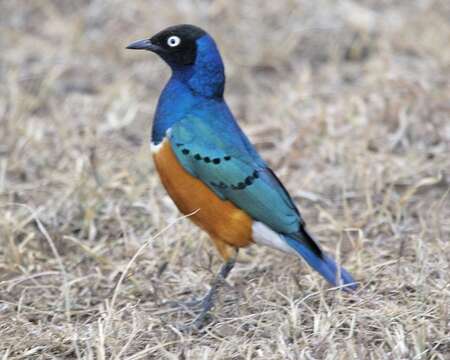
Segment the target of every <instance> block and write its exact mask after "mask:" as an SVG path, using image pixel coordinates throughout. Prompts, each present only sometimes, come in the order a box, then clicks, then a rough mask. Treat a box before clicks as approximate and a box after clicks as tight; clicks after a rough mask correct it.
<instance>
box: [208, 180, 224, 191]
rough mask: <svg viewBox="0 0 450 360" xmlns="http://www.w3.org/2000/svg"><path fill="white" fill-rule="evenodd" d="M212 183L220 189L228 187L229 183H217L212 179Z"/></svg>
mask: <svg viewBox="0 0 450 360" xmlns="http://www.w3.org/2000/svg"><path fill="white" fill-rule="evenodd" d="M210 184H211V185H212V186H214V187H216V188H219V189H228V185H227V184H225V183H224V182H222V181H221V182H220V183H215V182H214V181H211V182H210Z"/></svg>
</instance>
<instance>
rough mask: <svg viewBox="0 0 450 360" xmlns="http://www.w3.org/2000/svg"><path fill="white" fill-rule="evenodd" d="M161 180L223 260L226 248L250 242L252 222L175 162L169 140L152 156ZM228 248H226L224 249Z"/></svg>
mask: <svg viewBox="0 0 450 360" xmlns="http://www.w3.org/2000/svg"><path fill="white" fill-rule="evenodd" d="M153 158H154V161H155V165H156V168H157V170H158V172H159V175H160V177H161V181H162V183H163V185H164V187H165V188H166V190H167V192H168V193H169V195H170V197H171V198H172V199H173V201H174V202H175V204H176V205H177V207H178V209H179V210H180V211H181V212H182V213H183V214H191V213H193V212H195V211H196V212H195V214H193V215H191V216H190V217H189V219H191V220H192V221H193V222H194V223H195V224H197V225H198V226H200V227H201V228H202V229H203V230H205V231H206V232H208V234H209V235H210V236H211V238H212V239H213V240H214V242H215V244H216V246H217V248H218V250H219V252H220V253H221V255H222V256H223V257H224V258H225V259H226V258H228V257H229V256H230V255H231V253H230V249H228V247H230V246H231V247H244V246H247V245H249V244H250V243H251V242H252V222H253V221H252V219H251V218H250V217H249V216H248V215H247V214H246V213H245V212H243V211H242V210H240V209H239V208H237V207H236V206H234V205H233V204H232V203H231V202H229V201H223V200H222V199H220V198H219V197H218V196H217V195H216V194H214V192H212V191H211V190H210V189H209V188H208V187H207V186H206V185H204V184H203V182H201V181H200V180H198V179H197V178H195V177H193V176H192V175H190V174H189V173H188V172H187V171H186V170H184V169H183V167H182V166H181V165H180V163H179V162H178V160H177V158H176V156H175V154H174V152H173V151H172V148H171V146H170V144H169V141H168V140H167V139H166V140H164V142H163V143H162V145H161V147H160V148H159V149H158V150H157V151H155V152H154V153H153ZM227 245H228V246H227Z"/></svg>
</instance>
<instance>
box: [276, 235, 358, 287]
mask: <svg viewBox="0 0 450 360" xmlns="http://www.w3.org/2000/svg"><path fill="white" fill-rule="evenodd" d="M302 235H303V234H302ZM305 235H306V236H308V237H309V239H308V240H309V241H313V239H312V238H311V237H310V236H309V234H308V233H306V231H305ZM284 237H285V239H286V241H287V243H288V245H289V246H290V247H292V248H293V249H294V250H295V251H296V252H297V253H298V254H299V255H301V257H303V259H305V261H306V262H307V263H308V264H309V265H310V266H311V267H312V268H313V269H314V270H316V271H317V272H319V274H321V275H322V276H323V277H324V278H325V279H326V280H327V281H328V282H329V283H330V284H332V285H334V286H341V285H344V286H345V287H344V290H355V289H356V288H357V285H356V282H355V280H353V277H352V276H351V275H350V273H349V272H348V271H347V270H345V269H344V268H343V267H338V265H337V264H336V262H335V261H334V260H333V259H332V258H330V257H329V256H328V255H326V254H324V253H323V252H322V251H320V252H319V253H318V252H317V251H314V250H313V249H311V247H309V246H308V245H307V243H304V242H302V241H299V240H298V239H295V238H292V237H289V236H284ZM338 273H339V274H340V281H339V280H338Z"/></svg>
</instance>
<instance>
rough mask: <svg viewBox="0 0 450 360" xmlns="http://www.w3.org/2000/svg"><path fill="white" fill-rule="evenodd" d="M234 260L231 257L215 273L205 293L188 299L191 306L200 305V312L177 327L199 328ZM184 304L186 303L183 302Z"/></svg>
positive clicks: (185, 330)
mask: <svg viewBox="0 0 450 360" xmlns="http://www.w3.org/2000/svg"><path fill="white" fill-rule="evenodd" d="M235 262H236V259H235V258H231V259H230V260H228V261H227V262H226V263H225V264H223V265H222V267H221V268H220V271H219V273H218V274H217V275H216V277H215V278H214V280H213V281H212V283H211V288H210V289H209V291H208V292H207V293H206V295H205V296H204V297H203V298H201V299H199V300H193V301H189V302H188V303H187V304H189V305H190V306H191V307H196V308H197V307H200V308H201V312H200V313H199V314H198V315H197V316H196V317H195V319H194V320H193V321H192V323H190V324H188V325H184V326H182V327H180V328H178V329H179V330H180V331H182V332H188V331H192V330H200V329H201V328H202V327H203V326H204V325H205V323H206V321H207V319H208V315H209V311H210V310H211V309H212V308H213V307H214V302H215V300H216V297H217V294H218V292H219V289H220V288H221V287H222V286H223V284H225V279H226V278H227V276H228V274H229V273H230V271H231V269H233V267H234V264H235ZM185 304H186V303H185Z"/></svg>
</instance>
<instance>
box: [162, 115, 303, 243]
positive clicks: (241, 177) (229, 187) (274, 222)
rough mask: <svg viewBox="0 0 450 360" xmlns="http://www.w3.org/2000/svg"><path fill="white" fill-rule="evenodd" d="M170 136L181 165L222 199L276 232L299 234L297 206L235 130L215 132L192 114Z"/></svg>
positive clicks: (206, 123) (178, 123)
mask: <svg viewBox="0 0 450 360" xmlns="http://www.w3.org/2000/svg"><path fill="white" fill-rule="evenodd" d="M168 136H169V140H170V143H171V146H172V149H173V151H174V152H175V154H176V156H177V159H178V160H179V161H180V163H181V164H182V166H183V167H184V168H185V169H186V170H187V171H188V172H189V173H190V174H191V175H193V176H195V177H197V178H198V179H200V180H201V181H202V182H204V183H205V184H206V185H207V186H208V187H209V188H210V189H211V190H212V191H214V193H216V194H217V195H218V196H219V197H220V198H222V199H224V200H229V201H231V202H232V203H233V204H235V205H236V206H237V207H239V208H241V209H242V210H244V211H245V212H246V213H247V214H249V215H250V216H251V217H252V218H253V219H255V220H257V221H261V222H263V223H265V224H266V225H268V226H269V227H270V228H272V229H273V230H275V231H277V232H280V233H284V234H292V233H297V232H298V231H299V228H300V227H301V226H302V225H303V221H302V219H301V217H300V214H299V212H298V210H297V208H296V206H295V204H294V203H293V201H292V199H291V198H290V196H289V194H288V193H287V191H286V189H285V188H284V187H283V185H282V184H281V182H280V181H279V180H278V179H277V177H276V176H275V174H274V173H273V172H272V171H271V170H270V168H269V167H268V166H267V164H266V163H265V162H264V161H263V160H262V159H261V158H260V157H259V155H257V153H256V150H255V149H254V148H253V147H252V145H251V144H250V143H249V142H248V140H247V139H246V138H245V135H244V134H243V133H242V131H241V130H240V128H239V127H237V126H236V127H233V128H232V129H229V128H228V129H223V132H222V133H219V134H218V132H217V129H213V127H212V125H211V123H208V122H207V121H202V120H201V119H200V118H198V117H193V116H190V117H186V118H185V119H183V120H181V121H179V122H177V124H176V125H174V126H173V127H172V128H171V130H170V132H169V134H168Z"/></svg>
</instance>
